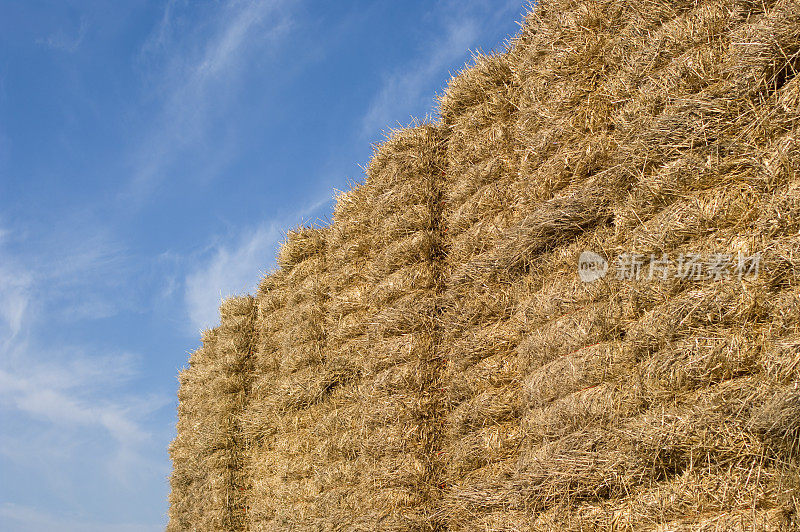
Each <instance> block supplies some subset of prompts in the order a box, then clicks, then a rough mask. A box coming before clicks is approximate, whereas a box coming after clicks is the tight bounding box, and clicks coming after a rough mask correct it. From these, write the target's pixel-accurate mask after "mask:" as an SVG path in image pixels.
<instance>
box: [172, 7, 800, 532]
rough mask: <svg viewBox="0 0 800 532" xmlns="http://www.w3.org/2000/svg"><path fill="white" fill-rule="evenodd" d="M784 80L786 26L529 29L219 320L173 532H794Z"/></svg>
mask: <svg viewBox="0 0 800 532" xmlns="http://www.w3.org/2000/svg"><path fill="white" fill-rule="evenodd" d="M798 70H800V1H798V0H757V1H754V0H681V1H675V2H664V1H660V0H631V1H626V2H620V1H618V0H617V1H614V0H541V1H540V2H538V4H537V5H536V7H535V8H533V9H532V10H531V12H530V13H529V15H528V16H527V19H526V21H525V23H524V24H523V27H522V30H521V32H520V33H519V35H517V36H516V37H515V38H514V39H513V40H512V41H511V42H510V43H509V46H508V49H507V50H506V51H505V52H504V53H502V54H499V55H495V56H484V55H480V56H477V57H476V58H475V64H474V65H473V66H471V67H470V68H467V69H465V70H464V71H463V72H460V73H459V74H458V75H457V76H456V77H454V79H453V80H452V81H451V82H450V84H449V86H448V88H447V90H446V91H445V94H444V95H443V96H442V98H441V106H440V115H441V118H440V120H438V121H437V122H436V123H434V124H425V125H419V124H415V125H414V126H413V127H410V128H408V129H406V130H401V131H397V132H394V133H393V135H392V136H391V137H390V138H389V139H388V140H387V141H386V142H385V143H384V144H383V145H381V146H379V147H378V148H377V150H376V152H375V155H374V158H373V160H372V162H371V163H370V164H369V166H368V169H367V178H366V180H365V182H364V183H363V184H360V185H358V186H356V187H354V188H353V189H352V190H351V191H349V192H346V193H343V194H341V195H340V196H339V198H338V202H337V206H336V209H335V212H334V219H333V223H332V224H331V226H330V227H327V228H316V229H302V230H298V231H295V232H292V233H291V234H290V235H289V237H288V239H287V242H286V244H285V245H284V248H283V250H282V252H281V256H280V268H279V270H278V271H276V272H274V273H272V274H270V275H268V276H267V277H266V278H265V279H264V281H263V282H262V285H261V288H260V290H259V293H258V296H257V298H256V299H255V300H253V299H236V300H232V301H230V302H228V303H226V304H225V305H224V306H223V320H222V325H221V326H220V327H219V328H218V329H215V330H213V331H210V332H208V333H206V336H205V337H204V345H203V347H202V348H201V349H200V350H198V351H197V352H196V353H195V354H194V355H193V356H192V359H191V366H190V368H189V369H187V370H186V371H185V372H184V373H182V377H181V391H180V400H181V406H180V411H179V425H178V438H177V439H176V441H175V443H174V444H173V446H172V448H171V452H172V456H173V461H174V466H175V471H174V473H173V478H172V484H173V493H172V496H171V510H170V518H171V519H170V527H171V529H175V530H182V529H202V530H397V531H400V530H453V531H455V530H465V531H466V530H474V531H479V530H480V531H484V530H553V531H555V530H576V531H578V530H595V529H609V530H654V531H655V530H664V531H666V530H708V531H711V530H715V531H723V530H790V529H793V528H797V527H798V526H800V461H798V459H800V456H799V455H798V451H800V282H799V281H800V266H798V257H800V236H799V235H800V200H799V199H798V198H800V145H798V137H799V136H800V129H799V124H800V77H798V76H797V75H796V74H797V72H798ZM585 250H591V251H594V252H596V253H598V254H600V255H602V256H604V257H606V258H607V259H609V260H610V261H611V270H610V271H609V274H608V275H607V276H606V277H605V278H603V279H601V280H598V281H596V282H593V283H585V282H582V280H581V279H580V278H579V276H578V275H577V262H578V257H579V255H580V254H581V252H582V251H585ZM626 253H637V254H640V255H641V257H642V264H641V272H642V275H641V276H640V278H638V279H626V278H619V277H618V276H617V275H616V273H617V271H616V270H615V264H614V261H613V259H614V258H615V257H617V256H619V255H622V254H626ZM738 253H743V254H744V255H753V254H755V253H761V264H760V269H759V271H758V272H753V274H752V275H746V276H744V277H743V278H742V279H740V278H739V277H738V276H737V275H735V272H733V271H731V272H730V273H732V274H733V275H731V276H729V277H727V278H726V277H722V278H713V277H712V278H705V279H690V278H680V277H679V276H676V275H675V273H676V272H675V271H674V269H667V270H663V268H662V266H663V264H662V263H660V262H659V259H662V258H664V257H665V256H668V257H670V258H672V259H673V260H676V259H677V258H678V257H679V256H681V255H683V256H689V255H691V254H698V255H702V256H704V257H706V258H708V257H712V256H714V254H727V255H732V256H736V255H737V254H738ZM650 268H653V271H656V272H657V273H658V275H657V276H655V277H652V278H648V272H649V271H650ZM253 349H255V351H253Z"/></svg>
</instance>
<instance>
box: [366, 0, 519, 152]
mask: <svg viewBox="0 0 800 532" xmlns="http://www.w3.org/2000/svg"><path fill="white" fill-rule="evenodd" d="M432 11H433V12H434V13H435V16H436V18H440V19H441V20H442V28H441V31H442V35H441V36H440V37H438V38H437V37H434V38H431V39H430V41H429V42H426V43H425V46H424V47H422V48H421V49H420V50H419V52H418V54H417V55H418V57H417V58H416V60H414V61H413V62H411V63H409V64H408V65H405V66H403V67H401V68H398V69H395V70H392V71H389V72H387V73H385V74H384V77H383V83H382V84H381V87H380V89H379V90H378V92H377V93H376V94H375V96H374V97H373V99H372V101H371V102H370V105H369V108H368V110H367V112H366V114H365V116H364V118H363V120H362V123H361V128H362V131H361V134H362V136H363V137H366V138H371V137H373V136H374V135H375V133H376V132H378V131H385V130H386V129H387V128H392V127H398V126H405V125H406V124H407V123H408V122H410V120H411V118H412V117H416V118H425V115H426V114H433V113H434V112H435V104H436V100H435V97H434V94H433V91H434V90H435V89H440V87H439V86H438V84H439V83H441V82H442V81H445V80H443V79H441V77H442V74H443V73H447V72H449V71H454V70H458V69H460V68H461V67H462V66H463V65H462V64H461V63H460V61H461V60H462V58H464V57H465V56H468V55H469V52H470V51H475V50H476V48H477V43H478V41H479V37H480V36H481V35H482V34H483V33H484V32H486V31H487V30H491V29H492V28H493V27H495V26H496V25H497V24H499V23H501V22H504V21H506V20H507V18H508V16H509V13H511V12H514V11H517V12H520V13H521V12H522V11H524V9H523V8H522V3H521V2H520V0H506V1H505V2H498V1H497V0H446V1H441V2H438V3H437V4H434V7H432ZM434 88H435V89H434Z"/></svg>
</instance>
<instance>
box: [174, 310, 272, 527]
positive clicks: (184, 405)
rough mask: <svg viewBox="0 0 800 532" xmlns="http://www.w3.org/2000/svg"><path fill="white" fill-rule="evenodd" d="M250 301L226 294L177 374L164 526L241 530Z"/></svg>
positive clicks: (250, 361) (250, 372) (251, 321)
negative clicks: (217, 319) (214, 321)
mask: <svg viewBox="0 0 800 532" xmlns="http://www.w3.org/2000/svg"><path fill="white" fill-rule="evenodd" d="M255 309H256V306H255V301H254V299H253V298H252V297H250V296H247V297H239V298H232V299H229V300H227V301H226V302H225V303H223V305H222V307H220V315H221V324H220V326H219V327H217V328H216V329H212V330H210V331H206V332H205V334H204V335H203V346H202V347H201V348H200V349H198V350H197V351H195V352H194V353H193V354H192V356H191V357H190V359H189V367H188V368H187V369H185V370H184V371H182V372H181V375H180V385H181V386H180V392H179V394H178V399H179V401H180V405H179V409H178V437H177V438H176V439H175V441H174V442H173V443H172V445H170V449H169V451H170V456H171V458H172V462H173V464H174V468H175V470H174V472H173V474H172V479H171V484H172V493H171V494H170V511H169V516H170V521H169V526H168V530H198V529H199V530H242V529H243V526H244V520H245V505H246V502H245V499H244V493H245V489H246V486H247V484H248V482H249V478H248V475H247V474H246V471H245V468H244V464H245V460H246V457H245V455H244V454H243V450H244V442H243V441H242V440H243V430H242V427H241V426H240V415H241V413H242V412H243V410H244V408H245V406H246V400H247V396H248V394H249V391H250V386H251V384H252V375H253V359H254V356H253V353H254V348H255V346H254V342H253V340H254V338H255V334H254V328H253V327H254V322H255Z"/></svg>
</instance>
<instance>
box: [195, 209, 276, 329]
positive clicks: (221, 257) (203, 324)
mask: <svg viewBox="0 0 800 532" xmlns="http://www.w3.org/2000/svg"><path fill="white" fill-rule="evenodd" d="M281 236H282V234H281V230H280V228H279V226H277V225H276V224H265V225H263V226H261V227H258V228H256V229H255V230H249V231H246V232H245V233H244V234H243V235H242V236H240V237H239V239H238V241H236V242H234V243H233V244H232V245H224V244H218V245H214V246H212V247H211V249H210V250H209V251H210V254H209V255H210V258H208V259H207V260H206V261H205V262H204V263H203V264H202V266H201V267H200V268H198V269H197V270H195V271H193V272H192V273H190V274H189V275H188V276H187V278H186V306H187V308H188V311H189V318H190V319H191V323H192V326H193V327H195V330H199V329H206V328H209V327H211V326H213V325H214V324H215V323H216V322H218V321H219V316H218V314H217V309H218V308H219V304H220V301H222V299H223V298H225V297H229V296H232V295H236V294H243V293H248V292H252V291H253V289H254V288H255V283H256V282H257V281H258V278H259V276H260V271H263V269H265V268H266V267H267V265H268V264H269V263H270V262H272V260H273V258H274V256H275V249H276V248H277V246H278V242H280V239H281Z"/></svg>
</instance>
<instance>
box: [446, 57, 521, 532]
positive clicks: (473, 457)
mask: <svg viewBox="0 0 800 532" xmlns="http://www.w3.org/2000/svg"><path fill="white" fill-rule="evenodd" d="M512 80H513V73H512V70H511V65H510V64H509V62H508V58H507V56H505V55H501V56H496V57H479V58H478V59H477V63H476V65H475V66H474V67H473V68H471V69H468V70H465V71H464V72H462V73H460V75H459V76H458V77H456V78H454V79H453V81H452V82H451V83H450V86H449V87H448V90H447V92H446V93H445V95H444V97H443V98H442V104H441V114H442V123H443V126H444V127H445V128H446V131H447V133H448V139H447V151H446V157H447V169H446V176H445V179H446V181H445V191H444V195H443V213H442V226H443V232H444V235H445V238H444V249H445V251H446V253H447V256H446V260H445V261H444V268H443V283H444V286H445V289H444V291H443V297H442V307H443V310H442V314H441V319H440V320H439V325H440V330H441V345H440V351H441V354H442V358H443V362H444V366H445V370H444V375H445V378H444V379H443V382H444V388H445V392H446V401H445V403H444V409H445V423H444V424H443V426H442V448H441V450H440V452H439V456H438V457H437V458H438V460H439V462H440V463H441V487H442V491H443V501H442V503H441V504H440V515H441V516H442V517H441V519H442V521H443V522H444V523H446V524H447V526H449V527H455V528H456V529H457V528H458V527H466V528H470V527H472V528H481V526H482V525H481V523H482V522H483V521H484V520H485V518H486V516H485V515H483V513H482V512H481V511H478V512H476V506H475V504H474V502H473V500H472V493H473V492H474V490H475V489H476V486H477V485H479V484H481V483H482V482H483V479H485V478H494V477H495V476H497V475H499V474H500V471H501V470H502V468H503V467H504V464H508V463H510V462H511V461H513V459H514V457H515V456H516V454H517V449H518V447H519V445H520V442H521V438H522V432H521V430H520V424H519V414H520V408H521V403H520V401H521V394H520V386H519V365H518V362H517V359H516V356H515V354H514V347H515V345H516V343H517V338H518V334H519V326H518V323H517V322H516V321H515V320H514V319H513V316H512V313H513V302H514V294H513V291H512V289H513V286H512V284H511V282H510V281H511V279H510V277H509V275H508V272H506V271H504V270H503V269H500V268H482V267H477V268H476V267H475V266H476V265H477V263H478V262H479V260H480V258H481V257H484V256H486V254H487V253H489V252H490V251H491V249H492V248H493V247H494V245H495V244H496V242H497V241H498V238H500V237H501V235H503V234H504V232H505V231H506V230H507V229H508V228H509V227H510V226H511V225H512V224H513V223H514V220H515V218H516V215H517V214H516V212H515V203H516V202H517V197H516V193H515V183H516V181H517V179H518V168H519V154H518V150H517V146H516V142H515V139H514V122H515V116H516V112H517V110H516V99H517V95H516V87H514V86H513V85H512ZM490 513H491V512H490ZM485 525H486V526H488V523H485Z"/></svg>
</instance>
